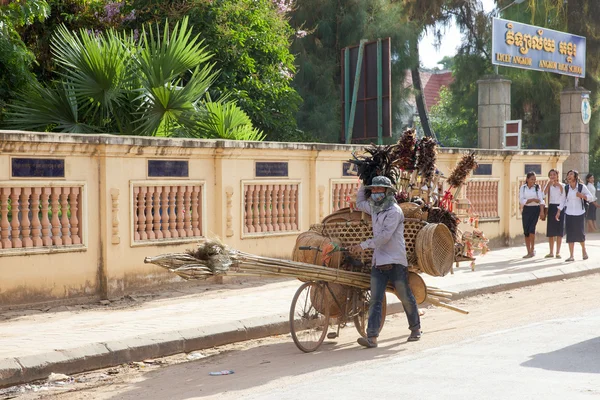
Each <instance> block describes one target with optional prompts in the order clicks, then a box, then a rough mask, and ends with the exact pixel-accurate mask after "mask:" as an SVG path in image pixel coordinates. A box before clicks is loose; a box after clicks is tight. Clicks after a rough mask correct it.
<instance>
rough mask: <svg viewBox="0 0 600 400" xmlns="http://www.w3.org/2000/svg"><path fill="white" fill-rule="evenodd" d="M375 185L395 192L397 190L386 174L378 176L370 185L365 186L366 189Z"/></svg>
mask: <svg viewBox="0 0 600 400" xmlns="http://www.w3.org/2000/svg"><path fill="white" fill-rule="evenodd" d="M375 187H383V188H387V189H392V190H393V191H394V192H395V191H396V188H395V187H393V186H392V181H391V180H390V178H388V177H386V176H376V177H375V178H373V180H372V181H371V184H370V185H369V186H365V188H366V189H373V188H375Z"/></svg>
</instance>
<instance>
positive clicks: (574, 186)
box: [555, 170, 594, 262]
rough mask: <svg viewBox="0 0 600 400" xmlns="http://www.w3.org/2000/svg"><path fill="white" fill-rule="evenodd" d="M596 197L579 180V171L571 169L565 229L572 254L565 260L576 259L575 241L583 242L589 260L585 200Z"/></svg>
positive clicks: (583, 249) (582, 245) (584, 251)
mask: <svg viewBox="0 0 600 400" xmlns="http://www.w3.org/2000/svg"><path fill="white" fill-rule="evenodd" d="M593 199H594V197H593V196H592V194H591V193H590V191H589V190H588V188H587V187H586V186H585V185H584V184H583V183H580V182H579V172H577V171H575V170H570V171H569V172H568V173H567V186H566V188H565V204H564V207H563V208H564V212H565V214H566V215H565V230H566V231H567V243H569V253H570V254H571V256H570V257H569V258H567V259H566V260H565V261H566V262H570V261H575V258H574V257H573V251H574V250H575V243H579V244H581V252H582V253H583V259H584V260H587V259H588V255H587V251H586V250H585V208H586V204H585V202H586V201H588V202H590V201H592V200H593ZM560 212H561V211H560V210H558V213H557V214H556V216H555V217H556V218H559V217H560Z"/></svg>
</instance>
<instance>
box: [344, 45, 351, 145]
mask: <svg viewBox="0 0 600 400" xmlns="http://www.w3.org/2000/svg"><path fill="white" fill-rule="evenodd" d="M349 122H350V49H349V48H347V49H345V50H344V128H346V132H345V138H346V144H349V143H350V139H351V136H350V135H348V132H350V131H349V130H348V123H349Z"/></svg>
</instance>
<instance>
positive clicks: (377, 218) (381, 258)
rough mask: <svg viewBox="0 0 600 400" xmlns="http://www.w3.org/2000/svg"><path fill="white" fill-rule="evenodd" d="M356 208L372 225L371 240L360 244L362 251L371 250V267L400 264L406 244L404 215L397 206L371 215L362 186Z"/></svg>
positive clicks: (404, 253)
mask: <svg viewBox="0 0 600 400" xmlns="http://www.w3.org/2000/svg"><path fill="white" fill-rule="evenodd" d="M356 208H357V209H358V210H360V211H363V212H365V213H367V214H369V215H371V221H372V223H373V239H368V240H365V241H364V242H362V243H361V244H360V246H361V247H362V248H363V249H373V261H372V265H373V266H375V265H385V264H402V265H404V266H407V265H408V261H407V260H406V243H405V242H404V213H403V212H402V209H401V208H400V206H399V205H398V204H393V205H392V206H391V207H390V208H388V209H386V210H383V211H381V212H378V213H373V212H372V210H371V204H370V203H369V200H368V199H367V196H366V195H365V188H364V187H363V186H361V187H360V189H358V193H357V197H356Z"/></svg>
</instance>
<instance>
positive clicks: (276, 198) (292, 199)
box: [243, 183, 300, 234]
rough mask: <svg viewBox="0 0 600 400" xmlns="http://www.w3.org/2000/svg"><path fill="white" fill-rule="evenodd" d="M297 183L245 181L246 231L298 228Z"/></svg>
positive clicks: (292, 229) (275, 230) (257, 231)
mask: <svg viewBox="0 0 600 400" xmlns="http://www.w3.org/2000/svg"><path fill="white" fill-rule="evenodd" d="M299 189H300V185H299V184H298V183H288V184H274V183H266V184H262V183H245V184H244V189H243V193H244V206H243V211H244V216H243V222H244V233H245V234H259V233H274V232H298V230H299V229H300V216H299V212H298V207H299V204H300V200H299Z"/></svg>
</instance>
